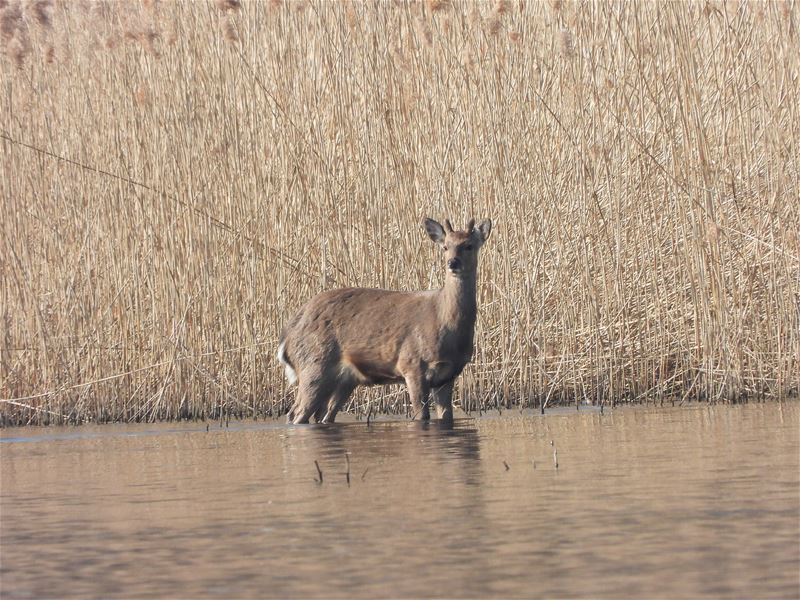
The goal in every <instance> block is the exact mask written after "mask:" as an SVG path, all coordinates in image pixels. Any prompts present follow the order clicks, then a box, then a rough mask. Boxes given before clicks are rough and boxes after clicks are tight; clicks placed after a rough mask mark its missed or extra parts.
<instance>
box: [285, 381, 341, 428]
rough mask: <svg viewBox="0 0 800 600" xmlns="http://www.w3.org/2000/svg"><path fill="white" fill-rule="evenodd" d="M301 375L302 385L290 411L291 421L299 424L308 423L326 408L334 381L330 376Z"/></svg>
mask: <svg viewBox="0 0 800 600" xmlns="http://www.w3.org/2000/svg"><path fill="white" fill-rule="evenodd" d="M305 375H306V376H305V377H304V376H303V374H301V375H300V386H299V388H298V391H297V399H296V400H295V402H294V406H292V410H291V411H289V419H290V422H291V423H294V424H295V425H299V424H301V423H308V421H309V419H311V417H313V416H314V415H315V414H316V413H317V412H318V411H320V410H321V409H322V410H324V408H325V406H326V404H325V403H326V402H327V400H328V398H330V396H331V388H332V383H333V382H331V381H330V378H327V377H325V376H316V377H313V376H308V374H305Z"/></svg>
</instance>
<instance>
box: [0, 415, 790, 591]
mask: <svg viewBox="0 0 800 600" xmlns="http://www.w3.org/2000/svg"><path fill="white" fill-rule="evenodd" d="M799 420H800V410H798V405H797V404H784V405H780V404H766V405H750V406H743V407H711V406H703V407H693V408H690V409H670V410H652V409H642V408H637V409H618V410H616V411H611V412H607V413H606V414H605V415H600V414H599V413H597V412H588V411H586V412H580V413H576V412H575V411H574V410H573V411H565V412H563V413H561V414H558V413H553V414H550V415H548V416H545V417H539V416H516V417H505V416H504V417H503V418H494V419H493V418H483V419H478V420H463V421H457V422H456V424H455V426H454V427H453V428H451V429H447V428H441V427H440V426H438V425H437V424H436V423H431V424H421V423H416V422H396V423H387V422H377V423H373V424H372V425H371V426H369V427H368V426H366V425H365V424H364V423H351V424H346V425H336V426H307V427H286V426H282V425H276V424H261V423H258V424H253V423H241V424H235V425H233V424H232V426H231V427H230V428H228V429H219V428H213V427H212V428H211V430H210V431H208V432H206V430H205V426H176V425H167V426H125V427H121V426H105V427H95V428H72V429H42V430H22V429H19V430H7V431H4V432H2V437H0V468H1V469H2V470H1V471H0V595H1V596H2V597H3V598H41V597H53V596H58V597H77V596H91V597H98V596H100V597H136V596H144V595H156V596H173V597H175V596H180V597H198V596H200V597H208V596H225V597H231V596H232V597H252V596H259V597H263V596H280V597H286V596H294V597H297V596H300V597H305V596H324V597H345V596H346V597H352V596H366V597H374V596H381V597H385V596H403V597H408V596H427V597H430V596H462V597H463V596H467V597H487V596H495V597H496V596H516V597H519V596H525V597H530V596H547V597H552V596H557V597H563V596H592V597H619V596H631V595H634V596H658V597H675V596H680V597H686V596H697V595H700V594H710V595H714V596H751V597H755V596H758V597H769V596H775V597H786V596H790V597H796V596H797V595H798V594H799V593H800V587H799V585H798V577H797V573H798V568H800V548H799V547H798V543H797V540H798V536H799V535H800V521H799V520H798V509H799V508H800V498H798V490H800V483H799V482H798V467H799V466H800V465H798V452H799V449H798V448H799V443H798V437H799V431H798V430H799V429H800V426H799V425H798V421H799ZM554 449H557V450H558V457H559V469H558V470H556V469H555V468H554V465H553V461H552V454H553V450H554ZM345 454H347V455H348V457H349V464H350V485H349V486H348V484H347V481H346V477H345V473H346V469H347V461H346V460H345ZM315 460H316V461H317V462H318V464H319V465H320V468H321V469H322V471H323V476H324V481H323V483H322V484H319V483H316V482H315V478H316V474H317V471H316V467H315V466H314V461H315ZM534 461H535V462H534ZM504 463H505V464H507V465H508V469H506V467H505V465H504ZM534 464H535V466H534Z"/></svg>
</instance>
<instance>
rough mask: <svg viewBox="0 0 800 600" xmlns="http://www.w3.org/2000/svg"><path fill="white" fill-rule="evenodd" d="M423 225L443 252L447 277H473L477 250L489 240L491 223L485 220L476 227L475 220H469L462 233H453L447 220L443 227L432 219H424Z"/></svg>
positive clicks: (476, 266)
mask: <svg viewBox="0 0 800 600" xmlns="http://www.w3.org/2000/svg"><path fill="white" fill-rule="evenodd" d="M424 225H425V231H427V232H428V236H429V237H430V238H431V239H432V240H433V241H434V242H435V243H436V244H438V245H439V246H440V247H441V248H442V250H443V251H444V255H445V265H446V266H447V275H448V276H451V277H457V278H461V279H465V278H469V277H475V274H476V272H477V270H478V250H479V249H480V247H481V246H482V245H483V244H484V242H485V241H486V240H487V239H489V234H490V233H491V231H492V222H491V221H490V220H489V219H486V220H483V221H481V222H480V223H478V225H477V226H476V225H475V219H470V220H469V223H467V227H466V229H465V230H464V231H455V230H454V229H453V226H452V225H451V224H450V221H449V220H447V219H445V222H444V227H442V226H441V225H440V224H439V223H437V222H436V221H434V220H433V219H425V222H424Z"/></svg>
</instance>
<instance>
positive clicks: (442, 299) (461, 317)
mask: <svg viewBox="0 0 800 600" xmlns="http://www.w3.org/2000/svg"><path fill="white" fill-rule="evenodd" d="M438 312H439V325H440V327H442V328H443V329H449V330H451V331H458V332H463V333H465V334H467V335H468V336H469V338H470V339H471V338H472V332H473V330H474V328H475V318H476V316H477V314H478V303H477V299H476V283H475V273H472V274H469V275H466V276H464V277H456V276H455V275H452V274H450V273H448V274H447V276H446V277H445V282H444V287H443V288H442V289H441V290H440V292H439V311H438Z"/></svg>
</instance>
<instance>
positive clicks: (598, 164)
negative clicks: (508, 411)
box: [0, 0, 800, 425]
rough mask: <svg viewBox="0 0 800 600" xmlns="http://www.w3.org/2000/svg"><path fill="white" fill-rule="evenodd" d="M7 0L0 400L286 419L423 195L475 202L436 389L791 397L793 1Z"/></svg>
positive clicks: (46, 416) (398, 407) (1, 47)
mask: <svg viewBox="0 0 800 600" xmlns="http://www.w3.org/2000/svg"><path fill="white" fill-rule="evenodd" d="M0 4H2V5H3V8H0V22H2V29H3V35H2V36H0V77H2V80H3V81H4V82H8V86H7V90H6V92H7V93H5V94H3V95H2V98H0V114H3V115H14V119H12V120H9V119H6V120H4V121H3V122H2V123H0V145H2V154H3V164H4V167H6V168H5V174H6V175H7V176H6V177H4V178H2V179H0V198H2V202H3V208H4V210H3V215H4V216H5V217H6V218H3V219H2V224H0V227H2V235H0V255H1V256H3V257H8V260H7V261H6V262H5V271H4V275H5V276H4V277H2V278H0V299H1V300H0V313H2V315H4V316H3V320H2V331H1V332H0V333H2V337H0V340H1V341H0V425H17V424H26V423H31V424H42V425H44V424H53V423H64V422H66V423H81V422H86V421H101V422H106V421H154V420H159V419H192V418H203V419H218V420H220V422H221V421H222V419H223V418H224V420H225V423H226V425H227V424H228V422H229V420H230V419H231V418H243V417H247V418H250V417H254V416H265V417H278V416H280V415H281V414H283V413H284V412H285V411H286V409H287V407H288V405H289V403H290V402H291V401H292V398H293V395H294V393H295V391H294V390H292V389H288V388H287V386H286V382H285V379H284V377H283V373H282V370H281V368H280V366H279V364H278V363H277V361H275V360H273V359H272V355H273V353H274V349H275V348H276V347H277V341H278V337H279V335H280V331H281V328H282V327H283V325H284V324H285V323H286V321H287V319H288V318H290V316H291V315H292V314H294V312H295V311H296V310H297V309H298V308H299V306H300V305H301V304H302V303H303V302H304V301H306V300H307V299H308V298H310V297H311V296H313V295H314V294H316V293H317V292H319V291H321V290H324V289H331V288H334V287H344V286H366V287H382V288H389V289H401V290H421V289H428V288H431V287H437V286H438V285H440V284H441V282H442V275H443V269H442V265H441V256H440V254H439V253H437V252H436V251H435V250H434V249H433V248H431V247H430V245H429V242H428V241H427V240H426V239H425V236H424V234H423V233H422V231H421V229H420V227H419V226H418V223H419V220H420V218H421V217H423V216H432V217H438V218H450V219H456V220H459V219H460V220H461V221H462V222H465V221H466V220H467V219H468V218H472V217H476V218H485V217H491V218H493V219H494V221H495V224H496V225H495V231H494V232H493V234H492V238H491V239H490V240H489V243H488V244H487V246H486V247H485V248H484V250H482V256H481V263H480V268H479V279H478V301H479V319H478V323H477V330H476V334H475V340H476V349H475V353H474V362H473V364H472V365H471V366H470V367H468V368H467V370H466V371H465V373H464V375H463V376H462V377H461V378H460V380H459V383H458V386H457V390H456V397H455V400H456V403H457V404H458V403H459V402H461V401H462V400H466V399H467V398H469V404H468V405H467V406H466V408H469V409H471V410H476V411H477V412H478V413H479V414H482V413H484V412H486V411H487V410H489V409H491V408H497V410H498V411H501V410H502V408H506V407H510V406H511V405H513V404H515V403H516V404H521V403H522V402H524V401H528V400H529V399H532V398H538V399H539V402H540V409H541V411H544V410H546V409H547V408H550V407H552V406H555V405H563V404H567V403H571V402H575V403H576V406H577V405H578V403H579V402H580V401H583V400H584V399H588V400H589V401H593V402H600V403H601V406H603V404H602V403H604V402H605V401H606V399H607V401H608V403H609V406H610V407H612V408H613V407H614V406H615V404H616V403H617V402H619V401H622V402H625V401H639V402H642V401H659V400H661V399H663V398H667V399H669V400H673V399H675V398H677V399H679V400H680V401H693V400H701V401H714V402H717V401H725V402H727V401H737V402H738V401H743V400H749V399H754V398H756V399H761V398H783V397H785V396H787V395H789V394H793V393H797V390H798V385H800V384H798V378H799V375H798V368H800V367H798V361H797V356H798V354H800V313H798V311H797V298H798V297H800V280H798V278H797V277H796V273H797V272H798V270H800V237H798V233H797V232H798V231H800V208H799V207H798V203H797V202H796V199H797V197H798V189H799V188H800V168H799V167H798V161H797V159H796V152H791V151H790V149H791V148H797V147H798V145H800V144H799V142H800V140H798V136H800V112H799V111H797V109H796V106H795V104H794V103H792V102H787V101H786V98H793V97H800V78H798V77H796V74H797V72H798V70H800V55H798V53H797V52H794V51H792V49H793V48H794V45H793V43H792V40H793V39H794V38H793V37H792V36H793V35H795V34H794V29H793V27H794V25H793V24H794V23H797V21H798V18H799V15H798V12H799V11H800V5H798V4H797V3H778V4H775V5H773V4H763V3H745V4H741V5H739V4H737V5H735V7H734V5H733V4H731V5H730V7H729V6H728V5H726V6H724V7H723V8H722V9H720V10H717V9H716V8H714V7H713V6H712V7H711V8H709V6H710V5H707V3H706V4H704V3H692V2H689V3H673V4H666V5H664V4H663V3H662V4H659V3H647V2H639V3H634V4H633V5H631V6H630V10H625V11H620V10H619V5H618V4H615V3H594V4H589V5H586V4H581V3H557V4H558V6H556V5H555V4H552V5H551V4H548V3H540V2H525V3H519V4H517V3H508V4H507V3H503V8H502V10H499V11H498V10H495V8H494V4H493V3H490V2H486V3H481V2H466V1H458V0H456V1H454V2H450V3H447V10H442V9H438V10H428V8H427V7H424V8H423V5H422V4H420V3H413V4H410V5H401V4H397V3H389V2H386V3H377V4H376V5H375V6H372V5H370V6H367V5H360V4H354V5H352V6H351V5H350V3H347V4H342V3H337V2H317V3H314V5H313V10H310V9H308V7H307V8H306V10H296V9H295V8H296V7H294V5H293V4H292V3H282V4H276V5H275V7H274V8H270V9H269V10H261V9H260V8H259V7H258V3H244V4H241V3H239V2H236V1H234V0H224V1H220V2H217V3H215V4H214V5H213V7H214V8H213V9H212V11H211V12H210V13H208V14H206V13H203V12H200V11H196V10H195V7H194V5H193V3H191V2H173V3H159V4H158V10H157V11H155V10H152V6H151V5H150V4H149V3H145V4H142V3H102V6H98V7H94V8H93V7H92V6H90V5H89V4H86V3H77V2H73V3H70V2H67V3H62V4H59V7H58V10H55V9H53V8H47V6H49V5H45V4H42V3H29V2H19V1H18V0H8V1H6V2H0ZM146 4H147V5H146ZM148 6H151V8H148ZM437 6H438V4H437ZM464 15H466V16H468V18H460V17H461V16H464ZM443 19H447V25H446V26H445V25H444V21H443ZM645 24H647V25H645ZM66 32H69V35H66ZM296 39H305V40H308V43H307V44H305V45H296V44H293V43H290V42H291V40H296ZM340 39H348V40H350V42H351V43H348V46H347V48H348V49H347V51H346V52H342V49H341V47H340V44H339V42H338V41H337V40H340ZM375 40H377V42H376V41H375ZM374 44H377V46H375V45H374ZM333 58H335V60H333ZM699 58H702V60H699ZM532 65H533V67H532ZM64 73H69V75H70V76H69V78H67V79H65V78H64V77H63V74H64ZM231 73H239V74H241V77H232V76H231ZM187 74H188V75H189V76H187ZM321 81H324V82H328V83H326V86H325V88H324V89H321V88H320V87H319V82H321ZM244 90H251V91H252V93H250V92H248V93H243V91H244ZM187 99H190V101H187ZM731 107H746V110H738V109H737V110H733V109H732V108H731ZM264 115H267V116H268V117H269V118H267V119H266V120H265V119H264V118H263V117H264ZM187 123H189V124H197V123H202V124H203V126H202V127H195V126H187V125H186V124H187ZM78 135H79V136H80V138H81V139H82V140H83V142H84V143H83V144H82V145H81V147H80V148H78V149H76V148H75V147H74V145H71V144H70V140H72V139H74V138H75V136H78ZM531 165H545V167H543V168H536V169H532V168H531ZM398 265H403V268H397V266H398ZM405 397H406V395H405V392H401V393H396V392H395V390H391V391H388V392H387V391H386V390H384V389H381V388H377V389H373V390H361V391H359V392H358V393H357V394H356V395H355V396H354V398H353V401H352V402H351V404H350V410H352V411H353V412H354V413H355V414H363V413H364V412H365V411H366V410H369V409H368V408H367V407H371V406H374V407H375V410H376V412H385V413H391V414H402V413H403V411H404V410H405V407H404V402H405ZM373 418H374V415H372V414H369V413H368V418H367V421H368V424H371V422H372V419H373Z"/></svg>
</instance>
